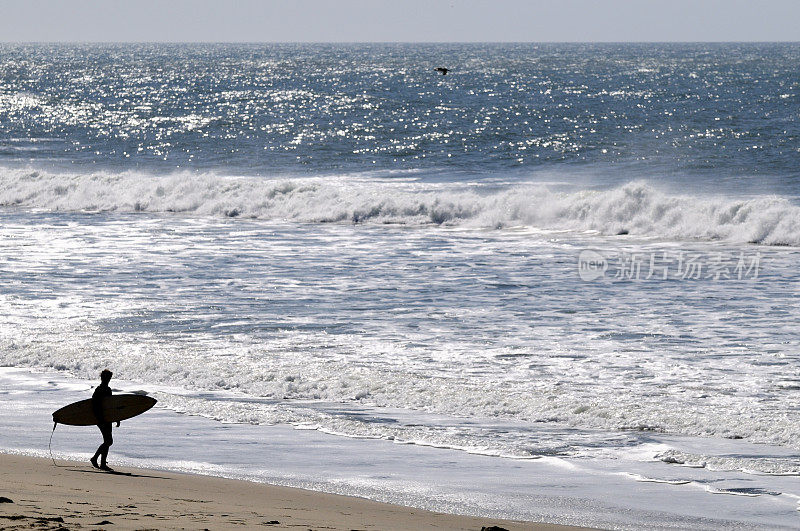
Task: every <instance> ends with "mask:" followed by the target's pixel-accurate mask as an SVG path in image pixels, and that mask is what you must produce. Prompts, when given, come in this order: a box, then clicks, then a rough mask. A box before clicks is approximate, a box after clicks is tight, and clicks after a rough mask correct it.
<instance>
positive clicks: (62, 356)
mask: <svg viewBox="0 0 800 531" xmlns="http://www.w3.org/2000/svg"><path fill="white" fill-rule="evenodd" d="M799 61H800V45H798V44H735V43H732V44H435V45H434V44H370V45H366V44H347V45H345V44H342V45H329V44H302V45H301V44H252V45H244V44H243V45H225V44H219V45H164V44H137V45H114V44H85V45H51V44H19V45H11V44H5V45H0V248H1V249H2V253H1V254H0V274H2V277H0V278H2V279H3V282H2V283H0V300H2V308H3V311H2V312H0V366H2V367H3V369H2V371H0V382H2V385H0V400H1V401H2V402H3V407H4V409H5V410H6V412H7V413H6V414H4V415H3V416H2V417H0V426H2V427H3V430H0V431H2V432H4V433H5V435H0V448H2V449H3V450H5V451H13V452H23V453H31V454H34V455H49V453H47V440H48V437H49V436H50V428H51V427H50V424H49V423H50V422H51V421H50V419H49V414H50V413H51V412H52V411H53V410H54V409H56V408H57V407H59V405H63V404H66V403H68V402H70V401H72V400H78V399H80V398H82V397H88V396H89V393H90V390H91V386H92V385H95V380H97V379H98V376H97V375H98V374H99V372H100V370H102V369H103V368H109V369H111V370H112V371H114V373H115V379H114V380H112V387H115V386H116V387H117V388H118V389H120V390H126V391H132V390H142V391H145V392H147V393H149V394H150V395H151V396H154V397H155V398H157V399H158V401H159V404H158V408H159V409H157V410H155V412H153V413H148V414H145V415H143V416H142V417H137V418H136V419H132V420H131V421H128V423H123V427H122V428H120V430H118V431H117V432H116V433H115V434H116V435H117V436H116V437H115V439H116V440H117V442H116V444H115V445H114V447H112V449H111V454H110V458H109V462H110V463H112V464H113V462H114V460H115V459H117V460H118V461H117V462H119V460H122V461H123V462H125V463H129V464H134V465H142V466H154V467H160V468H168V469H173V470H188V471H194V472H201V473H211V474H216V475H223V476H228V477H241V478H245V479H250V480H254V481H271V482H276V483H283V484H289V485H297V486H305V487H308V488H315V489H320V490H327V491H331V492H343V493H348V494H355V495H360V496H367V497H371V498H375V499H381V500H386V501H394V502H397V503H406V504H410V505H416V506H420V507H426V508H432V509H436V510H453V511H458V512H468V513H474V514H482V515H492V516H504V517H510V518H526V519H531V520H547V521H554V522H561V523H577V524H583V525H596V526H606V527H617V528H627V527H631V528H637V527H641V526H648V527H652V528H659V527H661V528H682V527H687V528H693V529H697V528H709V529H714V528H716V529H718V528H720V527H731V528H741V527H762V528H766V527H769V528H780V527H785V528H800V513H798V500H800V488H798V485H797V476H798V475H800V456H798V451H800V429H798V426H800V393H798V391H800V369H799V368H798V362H799V361H800V336H799V335H798V331H800V330H799V329H798V325H797V320H798V317H799V316H800V308H798V295H799V294H800V273H798V268H797V265H798V263H800V165H799V164H798V162H800V73H798V70H797V64H798V62H799ZM440 66H443V67H447V68H449V69H450V71H449V72H448V73H447V75H441V74H440V73H439V72H437V71H435V70H434V68H436V67H440ZM32 418H33V419H35V422H34V424H35V425H34V426H31V425H30V422H31V419H32ZM126 424H129V425H130V426H131V428H128V427H127V426H126ZM126 429H128V430H129V431H127V432H126ZM62 430H63V431H62ZM90 431H91V430H87V429H86V428H71V427H63V428H59V429H58V430H57V431H56V432H55V434H54V442H53V446H54V450H55V451H56V455H58V456H61V457H80V458H83V457H84V454H85V457H86V458H88V456H89V455H91V453H92V452H93V450H94V446H93V444H95V442H94V441H95V439H97V438H98V437H99V433H94V432H91V433H89V432H90ZM127 434H130V435H127ZM137 434H138V435H137ZM126 437H127V439H128V440H127V442H126ZM154 440H160V442H154ZM211 441H213V443H212V442H211ZM320 447H324V448H325V450H324V451H322V452H320V451H319V448H320ZM278 456H280V458H278ZM610 486H611V487H610ZM481 489H482V490H481Z"/></svg>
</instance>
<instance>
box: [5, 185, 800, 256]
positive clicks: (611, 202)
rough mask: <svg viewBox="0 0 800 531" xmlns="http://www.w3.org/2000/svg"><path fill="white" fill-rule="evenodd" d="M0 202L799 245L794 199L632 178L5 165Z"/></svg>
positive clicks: (799, 222) (70, 208) (71, 208)
mask: <svg viewBox="0 0 800 531" xmlns="http://www.w3.org/2000/svg"><path fill="white" fill-rule="evenodd" d="M2 173H3V175H4V179H3V180H2V183H0V205H3V206H19V207H26V208H38V209H46V210H51V211H121V212H176V213H188V214H195V215H201V216H228V217H237V216H242V217H248V218H258V219H273V220H291V221H298V222H319V223H330V222H353V223H362V222H369V223H397V224H410V225H447V226H465V227H476V228H478V227H482V228H504V227H510V226H529V227H534V228H537V229H544V230H574V231H594V232H597V233H600V234H604V235H614V234H631V235H638V236H645V237H655V238H667V239H678V240H686V239H695V240H696V239H699V240H727V241H733V242H752V243H760V244H765V245H800V207H798V206H796V205H793V204H792V203H791V202H790V201H789V200H788V199H786V198H783V197H779V196H759V197H755V198H751V199H731V198H726V197H693V196H687V195H669V194H665V193H663V192H660V191H658V190H656V189H655V188H653V187H652V186H651V185H649V184H648V183H646V182H643V181H635V182H631V183H628V184H626V185H624V186H621V187H618V188H615V189H611V190H603V191H597V190H582V191H577V192H569V193H566V192H556V191H553V190H551V189H550V188H548V187H547V186H546V185H541V184H526V185H516V186H512V187H508V188H504V189H501V190H497V189H494V190H492V191H489V190H484V189H480V188H476V189H466V188H465V187H464V186H463V185H454V184H449V185H424V184H421V183H408V182H402V183H397V182H391V181H383V180H381V181H367V180H363V179H339V178H332V177H331V178H306V179H283V180H275V179H265V178H255V177H227V176H220V175H212V174H203V175H198V174H191V173H181V174H173V175H169V176H153V175H141V174H134V173H130V172H127V173H119V174H90V175H86V174H57V173H44V172H36V171H24V170H5V171H3V172H2Z"/></svg>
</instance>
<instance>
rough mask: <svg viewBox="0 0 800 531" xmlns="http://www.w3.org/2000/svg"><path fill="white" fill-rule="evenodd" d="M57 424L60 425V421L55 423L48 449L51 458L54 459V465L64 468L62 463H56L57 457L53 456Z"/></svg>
mask: <svg viewBox="0 0 800 531" xmlns="http://www.w3.org/2000/svg"><path fill="white" fill-rule="evenodd" d="M56 426H58V422H54V423H53V431H51V432H50V442H49V443H47V449H48V450H50V459H52V460H53V466H54V467H57V468H63V467H62V466H61V465H57V464H56V459H55V457H53V434H54V433H55V432H56Z"/></svg>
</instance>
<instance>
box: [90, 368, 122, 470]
mask: <svg viewBox="0 0 800 531" xmlns="http://www.w3.org/2000/svg"><path fill="white" fill-rule="evenodd" d="M112 376H113V373H112V372H111V371H109V370H108V369H104V370H103V372H101V373H100V385H98V386H97V388H95V390H94V394H92V411H93V412H94V416H95V417H96V418H97V427H98V428H100V433H102V434H103V444H101V445H100V446H99V447H98V448H97V451H96V452H95V453H94V456H93V457H92V458H91V459H90V460H89V461H91V462H92V466H93V467H95V468H99V469H101V470H111V468H110V467H109V466H108V465H107V464H106V458H108V449H109V448H110V447H111V445H112V444H114V439H113V438H112V437H111V423H110V422H106V421H105V418H104V417H103V399H104V398H105V397H107V396H111V388H110V387H109V386H108V382H110V381H111V377H112ZM117 427H119V422H117ZM98 457H99V458H100V464H99V465H98V464H97V458H98Z"/></svg>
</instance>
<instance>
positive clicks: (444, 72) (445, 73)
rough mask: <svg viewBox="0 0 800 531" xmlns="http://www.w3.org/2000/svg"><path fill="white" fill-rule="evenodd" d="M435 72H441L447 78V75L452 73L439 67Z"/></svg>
mask: <svg viewBox="0 0 800 531" xmlns="http://www.w3.org/2000/svg"><path fill="white" fill-rule="evenodd" d="M434 70H436V71H437V72H441V73H442V75H443V76H446V75H447V73H448V72H449V71H450V70H449V69H447V68H444V67H441V66H440V67H438V68H435V69H434Z"/></svg>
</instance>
